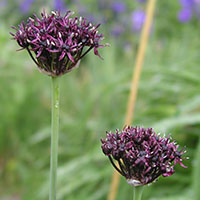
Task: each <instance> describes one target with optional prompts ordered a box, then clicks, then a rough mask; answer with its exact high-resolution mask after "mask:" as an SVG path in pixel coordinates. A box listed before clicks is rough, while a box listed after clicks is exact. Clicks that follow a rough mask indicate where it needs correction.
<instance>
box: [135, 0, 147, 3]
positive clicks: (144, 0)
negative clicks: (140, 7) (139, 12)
mask: <svg viewBox="0 0 200 200" xmlns="http://www.w3.org/2000/svg"><path fill="white" fill-rule="evenodd" d="M137 1H138V2H139V3H144V2H146V1H147V0H137Z"/></svg>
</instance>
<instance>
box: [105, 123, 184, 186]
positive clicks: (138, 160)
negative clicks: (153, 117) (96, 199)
mask: <svg viewBox="0 0 200 200" xmlns="http://www.w3.org/2000/svg"><path fill="white" fill-rule="evenodd" d="M101 142H102V150H103V153H104V154H105V155H106V156H108V157H109V159H110V161H111V163H112V165H113V166H114V167H115V169H116V170H117V171H118V172H119V173H120V174H121V175H122V176H124V177H125V178H126V179H127V182H128V183H129V184H131V185H134V186H139V185H145V184H148V183H151V182H153V181H154V180H156V179H157V178H158V177H159V176H160V175H162V176H164V177H166V176H170V175H172V174H173V173H174V172H175V171H174V166H175V165H176V164H177V163H179V164H180V165H181V166H182V167H185V166H184V165H183V164H182V159H183V158H182V155H183V154H184V153H185V152H184V150H183V149H182V150H180V151H179V150H178V147H179V145H176V143H175V141H171V139H170V137H169V136H168V137H167V138H165V137H161V136H159V135H157V134H156V133H155V131H154V130H153V129H152V128H147V129H145V128H140V127H130V126H127V127H125V128H124V129H123V130H121V131H120V130H116V133H115V134H114V133H112V132H109V133H107V136H106V139H102V140H101ZM113 159H114V160H116V161H117V162H118V166H117V165H116V164H115V163H114V160H113Z"/></svg>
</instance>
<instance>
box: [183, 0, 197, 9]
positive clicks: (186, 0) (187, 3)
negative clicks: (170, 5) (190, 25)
mask: <svg viewBox="0 0 200 200" xmlns="http://www.w3.org/2000/svg"><path fill="white" fill-rule="evenodd" d="M179 2H180V4H181V6H182V7H184V8H188V7H191V6H192V5H193V4H194V0H179Z"/></svg>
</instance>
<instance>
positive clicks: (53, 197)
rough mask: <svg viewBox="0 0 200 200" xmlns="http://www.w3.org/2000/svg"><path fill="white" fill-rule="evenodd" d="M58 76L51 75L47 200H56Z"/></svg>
mask: <svg viewBox="0 0 200 200" xmlns="http://www.w3.org/2000/svg"><path fill="white" fill-rule="evenodd" d="M59 91H60V90H59V77H52V111H51V112H52V114H51V155H50V156H51V158H50V191H49V200H56V178H57V160H58V134H59Z"/></svg>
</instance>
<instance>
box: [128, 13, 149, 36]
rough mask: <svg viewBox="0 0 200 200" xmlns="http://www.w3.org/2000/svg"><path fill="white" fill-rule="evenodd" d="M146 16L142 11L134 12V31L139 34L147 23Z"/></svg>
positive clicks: (132, 18)
mask: <svg viewBox="0 0 200 200" xmlns="http://www.w3.org/2000/svg"><path fill="white" fill-rule="evenodd" d="M145 18H146V14H145V12H144V11H142V10H135V11H133V12H132V17H131V20H132V30H133V31H136V32H139V31H140V30H141V29H142V26H143V24H144V22H145Z"/></svg>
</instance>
